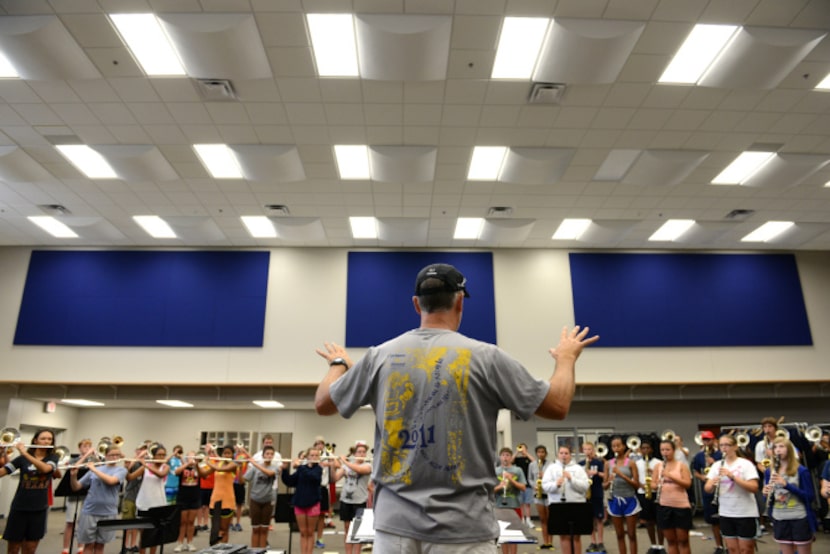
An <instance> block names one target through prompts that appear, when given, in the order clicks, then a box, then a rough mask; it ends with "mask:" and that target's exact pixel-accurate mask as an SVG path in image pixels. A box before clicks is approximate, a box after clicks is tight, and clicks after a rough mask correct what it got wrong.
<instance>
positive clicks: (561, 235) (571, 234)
mask: <svg viewBox="0 0 830 554" xmlns="http://www.w3.org/2000/svg"><path fill="white" fill-rule="evenodd" d="M590 225H591V220H590V219H577V218H573V219H563V220H562V223H560V224H559V227H558V228H557V229H556V232H555V233H553V236H552V237H551V238H552V239H553V240H579V238H580V237H581V236H582V234H583V233H584V232H585V231H586V230H587V229H588V227H589V226H590Z"/></svg>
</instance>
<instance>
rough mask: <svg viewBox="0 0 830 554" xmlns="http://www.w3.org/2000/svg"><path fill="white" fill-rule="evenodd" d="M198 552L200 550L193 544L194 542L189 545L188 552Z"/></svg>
mask: <svg viewBox="0 0 830 554" xmlns="http://www.w3.org/2000/svg"><path fill="white" fill-rule="evenodd" d="M196 550H198V549H197V548H196V545H195V544H193V543H192V542H191V543H188V544H187V551H188V552H196Z"/></svg>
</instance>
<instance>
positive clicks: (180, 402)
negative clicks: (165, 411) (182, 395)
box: [156, 400, 193, 408]
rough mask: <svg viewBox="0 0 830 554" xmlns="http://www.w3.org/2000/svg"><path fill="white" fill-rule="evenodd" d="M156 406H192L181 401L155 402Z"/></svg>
mask: <svg viewBox="0 0 830 554" xmlns="http://www.w3.org/2000/svg"><path fill="white" fill-rule="evenodd" d="M156 403H157V404H162V405H164V406H169V407H170V408H192V407H193V404H191V403H190V402H184V401H182V400H156Z"/></svg>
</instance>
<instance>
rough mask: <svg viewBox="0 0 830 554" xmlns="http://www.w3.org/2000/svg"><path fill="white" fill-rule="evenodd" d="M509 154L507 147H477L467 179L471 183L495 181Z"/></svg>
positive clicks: (474, 149) (474, 150)
mask: <svg viewBox="0 0 830 554" xmlns="http://www.w3.org/2000/svg"><path fill="white" fill-rule="evenodd" d="M506 154H507V147H506V146H476V147H475V148H473V158H472V160H470V170H469V171H468V172H467V179H468V180H470V181H495V180H497V179H498V178H499V174H500V173H501V166H502V164H503V163H504V157H505V155H506Z"/></svg>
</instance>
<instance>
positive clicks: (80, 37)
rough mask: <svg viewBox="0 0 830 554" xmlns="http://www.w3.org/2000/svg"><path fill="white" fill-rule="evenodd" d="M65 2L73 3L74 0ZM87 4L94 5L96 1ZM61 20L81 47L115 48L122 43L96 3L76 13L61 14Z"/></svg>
mask: <svg viewBox="0 0 830 554" xmlns="http://www.w3.org/2000/svg"><path fill="white" fill-rule="evenodd" d="M66 3H67V4H75V2H74V0H70V1H69V2H66ZM88 4H91V5H95V4H96V2H89V3H88ZM78 5H79V6H80V5H81V4H80V3H78ZM59 11H60V10H59ZM84 12H85V13H84ZM61 22H62V23H63V24H64V26H65V27H66V28H67V29H68V30H69V32H70V33H72V36H73V37H74V38H75V40H76V41H77V42H78V44H79V45H80V46H81V47H82V48H115V47H119V46H122V45H123V43H122V42H121V39H120V38H119V36H118V33H117V32H116V31H115V28H114V27H113V26H112V24H110V20H109V18H108V17H107V16H106V14H104V13H101V12H100V7H98V6H97V5H96V6H95V7H94V8H93V9H85V10H80V11H79V12H78V13H68V14H63V15H61Z"/></svg>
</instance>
